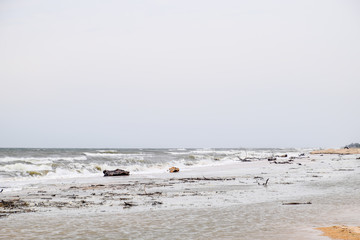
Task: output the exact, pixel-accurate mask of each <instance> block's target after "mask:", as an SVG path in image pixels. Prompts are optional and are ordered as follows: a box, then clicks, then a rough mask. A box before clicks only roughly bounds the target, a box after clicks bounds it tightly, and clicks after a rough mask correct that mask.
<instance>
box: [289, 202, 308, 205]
mask: <svg viewBox="0 0 360 240" xmlns="http://www.w3.org/2000/svg"><path fill="white" fill-rule="evenodd" d="M300 204H312V203H311V202H289V203H283V204H282V205H300Z"/></svg>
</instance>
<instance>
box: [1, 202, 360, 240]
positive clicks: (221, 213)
mask: <svg viewBox="0 0 360 240" xmlns="http://www.w3.org/2000/svg"><path fill="white" fill-rule="evenodd" d="M345 199H346V200H345ZM304 200H305V199H304ZM358 203H359V195H357V196H354V195H348V196H346V195H343V196H342V197H341V198H335V199H332V198H331V196H329V197H325V198H323V197H320V198H316V199H314V198H313V204H311V205H296V206H284V205H281V204H280V203H279V202H268V203H258V204H246V205H238V206H232V207H224V208H222V207H219V208H200V209H181V210H179V209H178V210H176V209H173V210H157V211H147V212H135V213H134V212H131V213H130V212H129V213H126V212H125V213H121V214H120V213H116V212H115V213H113V212H111V211H109V212H100V213H86V211H83V210H81V211H80V210H79V211H72V212H61V213H57V214H51V213H48V214H44V213H42V214H40V213H31V214H23V216H21V220H20V219H19V218H18V216H16V217H15V216H14V217H9V218H8V219H1V220H0V223H1V226H2V227H1V230H0V233H1V234H0V236H2V238H4V239H5V238H6V239H170V238H171V239H244V240H245V239H249V240H250V239H269V240H272V239H274V240H275V239H327V238H325V237H321V236H320V232H319V231H317V230H314V229H313V228H314V227H319V226H331V225H337V224H349V225H358V224H359V218H358V216H360V209H359V207H358Z"/></svg>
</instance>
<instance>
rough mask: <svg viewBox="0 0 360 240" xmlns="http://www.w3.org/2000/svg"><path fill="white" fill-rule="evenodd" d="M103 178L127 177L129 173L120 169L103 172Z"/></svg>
mask: <svg viewBox="0 0 360 240" xmlns="http://www.w3.org/2000/svg"><path fill="white" fill-rule="evenodd" d="M103 173H104V177H112V176H129V175H130V172H128V171H125V170H122V169H116V170H104V171H103Z"/></svg>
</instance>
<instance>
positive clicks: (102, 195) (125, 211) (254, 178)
mask: <svg viewBox="0 0 360 240" xmlns="http://www.w3.org/2000/svg"><path fill="white" fill-rule="evenodd" d="M357 157H358V156H351V155H349V156H342V155H339V156H335V155H334V156H333V157H331V158H329V157H328V156H320V155H314V156H311V155H310V156H304V157H299V158H295V159H294V158H293V159H292V161H289V159H288V158H278V159H277V160H276V163H274V161H268V160H262V161H253V162H241V161H239V162H237V163H232V164H228V165H222V166H206V167H198V168H194V169H192V170H191V171H181V170H180V172H178V173H169V172H166V173H157V174H138V175H136V174H133V175H130V176H120V177H102V175H99V177H94V178H77V179H55V180H39V181H34V182H32V183H30V184H29V183H26V184H25V183H24V185H23V187H22V188H21V189H19V190H17V191H7V189H6V188H5V189H4V192H3V193H1V194H0V198H1V200H2V201H1V205H0V211H1V212H0V214H1V216H2V218H0V225H1V229H0V236H3V237H4V238H6V239H10V238H11V239H38V238H39V235H40V236H42V237H43V238H45V239H69V238H79V239H95V238H96V239H98V238H103V239H104V238H106V239H168V238H170V237H171V238H174V239H184V238H186V239H209V238H218V239H269V240H271V239H328V237H325V236H321V232H320V231H318V230H315V229H314V228H316V227H319V226H329V225H339V224H346V225H358V224H359V219H358V216H359V215H360V210H359V208H358V205H359V204H360V200H359V199H360V193H359V192H358V191H357V189H358V187H357V186H358V185H359V184H360V177H359V173H360V161H358V160H357V159H356V158H357ZM267 179H269V180H268V183H267V184H266V182H267ZM9 184H10V183H9Z"/></svg>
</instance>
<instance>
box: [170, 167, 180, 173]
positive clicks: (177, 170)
mask: <svg viewBox="0 0 360 240" xmlns="http://www.w3.org/2000/svg"><path fill="white" fill-rule="evenodd" d="M169 171H170V172H171V173H174V172H179V171H180V169H179V168H177V167H171V168H169Z"/></svg>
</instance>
